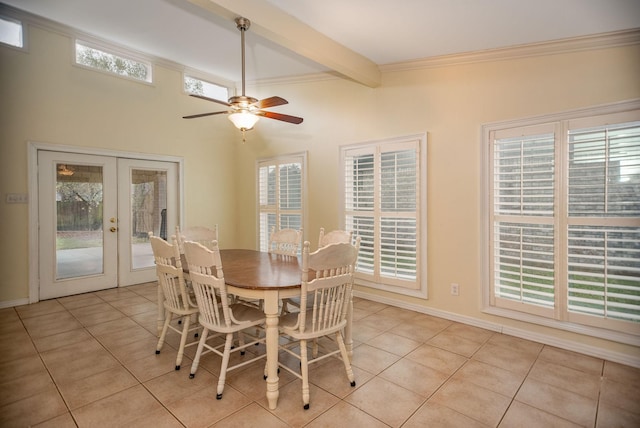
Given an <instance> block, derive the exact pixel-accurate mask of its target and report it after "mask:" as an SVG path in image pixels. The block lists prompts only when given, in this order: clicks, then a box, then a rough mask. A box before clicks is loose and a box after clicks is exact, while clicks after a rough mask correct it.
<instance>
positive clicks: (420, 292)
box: [339, 133, 428, 299]
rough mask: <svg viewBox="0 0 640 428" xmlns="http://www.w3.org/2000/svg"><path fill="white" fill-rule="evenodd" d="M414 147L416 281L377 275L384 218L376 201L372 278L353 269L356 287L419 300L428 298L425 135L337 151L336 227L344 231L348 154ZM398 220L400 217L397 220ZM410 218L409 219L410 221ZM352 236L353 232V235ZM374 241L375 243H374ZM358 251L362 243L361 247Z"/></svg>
mask: <svg viewBox="0 0 640 428" xmlns="http://www.w3.org/2000/svg"><path fill="white" fill-rule="evenodd" d="M407 147H415V150H416V152H417V153H416V169H417V170H416V195H417V201H416V203H415V215H414V217H415V221H416V265H417V266H416V273H415V274H416V279H415V280H403V279H399V278H391V277H389V276H384V275H381V274H380V270H381V261H380V255H381V252H380V246H379V244H378V243H379V241H380V237H379V233H380V219H381V218H383V217H384V215H383V212H382V211H381V209H380V206H379V204H380V201H376V202H375V205H376V207H375V209H374V210H373V211H372V216H373V217H375V219H374V239H375V244H374V255H373V258H374V260H373V270H374V272H373V274H368V273H364V272H361V271H358V269H356V274H355V279H356V283H357V284H358V285H362V286H365V287H369V288H373V289H378V290H383V291H389V292H393V293H396V294H402V295H406V296H411V297H417V298H422V299H427V298H428V290H427V271H428V267H427V134H426V133H423V134H414V135H406V136H401V137H396V138H389V139H382V140H375V141H366V142H361V143H356V144H348V145H343V146H340V147H339V159H340V164H339V173H340V195H341V198H340V226H341V228H343V229H348V226H347V215H348V214H349V213H348V212H347V206H346V197H347V193H346V192H347V177H346V171H345V162H346V156H347V154H349V153H357V152H360V153H363V154H366V153H369V152H372V153H378V154H380V153H382V152H392V151H394V150H395V149H394V148H407ZM374 163H375V165H376V166H375V167H376V168H378V167H379V166H380V161H379V159H378V160H375V161H374ZM375 174H376V178H375V180H376V185H379V184H380V183H379V177H380V174H381V170H380V169H379V170H378V171H376V172H375ZM400 217H402V215H401V216H400ZM412 218H413V217H412ZM353 232H354V236H356V235H357V231H355V230H354V231H353ZM376 237H377V239H376ZM361 248H362V243H361Z"/></svg>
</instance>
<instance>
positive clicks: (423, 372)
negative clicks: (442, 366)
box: [379, 358, 448, 398]
mask: <svg viewBox="0 0 640 428" xmlns="http://www.w3.org/2000/svg"><path fill="white" fill-rule="evenodd" d="M379 377H380V378H382V379H386V380H388V381H390V382H393V383H395V384H396V385H399V386H401V387H403V388H405V389H408V390H409V391H413V392H415V393H416V394H419V395H420V396H421V397H423V398H428V397H430V396H431V395H432V394H433V393H434V392H435V391H436V390H437V389H438V388H440V386H442V384H443V383H444V382H445V381H446V380H447V379H448V375H446V374H444V373H442V372H439V371H437V370H435V369H432V368H430V367H427V366H424V365H422V364H419V363H416V362H415V361H411V360H409V359H406V358H403V359H402V360H400V361H398V362H396V363H395V364H393V365H392V366H391V367H389V368H388V369H386V370H385V371H383V372H382V373H380V375H379Z"/></svg>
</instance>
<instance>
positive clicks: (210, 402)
mask: <svg viewBox="0 0 640 428" xmlns="http://www.w3.org/2000/svg"><path fill="white" fill-rule="evenodd" d="M216 393H217V389H216V385H215V384H210V385H208V387H206V388H203V389H201V390H199V391H196V392H194V393H193V394H189V395H185V396H182V397H179V399H178V400H174V401H172V402H170V403H169V404H167V408H168V409H169V411H170V412H171V413H172V414H174V415H175V416H176V417H177V418H178V419H179V420H180V421H181V422H182V423H183V424H184V425H186V426H187V427H189V428H204V427H208V426H211V425H213V424H214V423H216V422H218V421H220V420H221V419H224V418H226V417H228V416H229V415H231V414H233V413H235V412H236V411H238V410H239V409H241V408H243V407H245V406H247V405H248V404H249V403H250V402H251V401H250V400H249V398H247V397H246V396H244V395H243V394H241V393H240V392H238V391H236V390H235V389H234V388H233V387H231V386H229V385H227V386H225V388H224V392H223V394H222V398H221V399H219V400H218V399H217V398H216Z"/></svg>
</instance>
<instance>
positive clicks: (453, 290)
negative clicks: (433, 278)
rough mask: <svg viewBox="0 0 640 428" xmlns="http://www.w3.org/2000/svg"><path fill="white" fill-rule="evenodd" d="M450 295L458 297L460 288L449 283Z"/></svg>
mask: <svg viewBox="0 0 640 428" xmlns="http://www.w3.org/2000/svg"><path fill="white" fill-rule="evenodd" d="M451 294H452V295H454V296H458V295H459V294H460V286H459V285H458V284H456V283H451Z"/></svg>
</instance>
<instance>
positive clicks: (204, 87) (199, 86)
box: [184, 75, 229, 102]
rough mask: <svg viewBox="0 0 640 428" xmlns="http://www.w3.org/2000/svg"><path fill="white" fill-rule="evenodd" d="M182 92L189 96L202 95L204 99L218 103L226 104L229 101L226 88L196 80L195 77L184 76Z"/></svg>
mask: <svg viewBox="0 0 640 428" xmlns="http://www.w3.org/2000/svg"><path fill="white" fill-rule="evenodd" d="M184 90H185V92H188V93H190V94H195V95H204V96H205V97H208V98H213V99H216V100H220V101H225V102H226V101H227V100H228V99H229V89H228V88H226V87H224V86H220V85H216V84H215V83H211V82H207V81H206V80H202V79H198V78H197V77H192V76H187V75H185V76H184Z"/></svg>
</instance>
